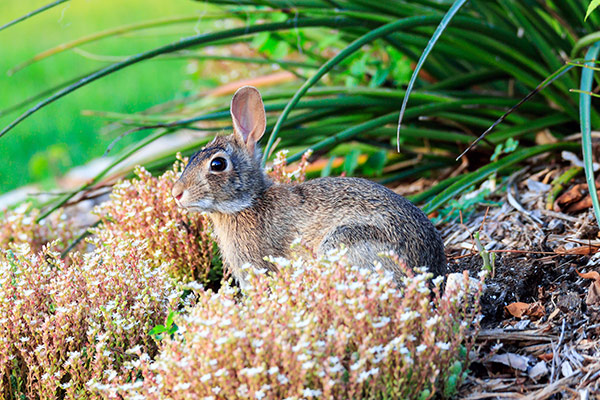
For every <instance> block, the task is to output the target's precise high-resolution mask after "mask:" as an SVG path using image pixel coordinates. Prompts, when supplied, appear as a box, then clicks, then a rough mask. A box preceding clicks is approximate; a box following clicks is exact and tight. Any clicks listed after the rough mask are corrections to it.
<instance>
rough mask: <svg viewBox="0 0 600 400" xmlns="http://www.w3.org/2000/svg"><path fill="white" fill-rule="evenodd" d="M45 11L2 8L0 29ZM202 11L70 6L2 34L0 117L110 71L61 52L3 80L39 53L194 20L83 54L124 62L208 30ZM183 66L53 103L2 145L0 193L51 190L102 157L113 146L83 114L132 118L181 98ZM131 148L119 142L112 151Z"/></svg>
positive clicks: (174, 2) (172, 4) (77, 0)
mask: <svg viewBox="0 0 600 400" xmlns="http://www.w3.org/2000/svg"><path fill="white" fill-rule="evenodd" d="M47 3H49V0H28V1H23V0H2V1H1V2H0V25H3V24H5V23H7V22H9V21H11V20H13V19H15V18H17V17H19V16H21V15H23V14H25V13H27V12H30V11H32V10H35V9H37V8H39V7H41V6H43V5H45V4H47ZM205 11H206V5H204V4H203V3H201V2H194V1H191V0H170V1H165V0H127V1H122V0H72V1H69V2H66V3H63V4H61V5H59V6H57V7H54V8H53V9H51V10H49V11H46V12H44V13H42V14H39V15H37V16H34V17H32V18H30V19H28V20H26V21H24V22H21V23H19V24H17V25H14V26H12V27H10V28H8V29H6V30H3V31H0V110H3V109H5V108H7V107H10V106H12V105H13V104H16V103H18V102H20V101H22V100H23V99H26V98H28V97H29V96H32V95H34V94H37V93H39V92H40V91H42V90H45V89H47V88H50V87H52V86H54V85H57V84H59V83H61V82H64V81H67V80H69V79H72V78H75V77H78V76H81V75H82V74H84V73H87V72H91V71H93V70H96V69H98V68H100V67H102V66H104V65H106V64H107V63H106V62H102V61H97V60H91V59H89V58H86V57H83V56H82V55H80V54H77V53H76V52H74V51H66V52H63V53H61V54H59V55H57V56H53V57H51V58H49V59H45V60H41V61H39V62H37V63H34V64H33V65H31V66H29V67H27V68H25V69H24V70H22V71H19V72H17V73H15V74H14V75H13V76H8V75H7V73H6V72H7V71H8V70H9V69H10V68H12V67H14V66H15V65H17V64H19V63H21V62H23V61H25V60H27V59H28V58H30V57H32V56H34V55H35V54H37V53H39V52H40V51H43V50H46V49H48V48H51V47H54V46H56V45H58V44H60V43H64V42H69V41H71V40H73V39H76V38H79V37H81V36H84V35H87V34H90V33H93V32H98V31H101V30H105V29H108V28H113V27H117V26H121V25H129V24H132V23H136V22H141V21H147V20H152V19H158V18H164V17H167V16H193V15H198V16H199V21H198V23H186V24H178V25H171V26H169V27H163V28H157V29H153V30H152V31H149V30H146V31H138V33H137V34H126V35H122V36H118V37H114V38H109V39H104V40H102V41H99V42H96V43H91V44H86V45H83V46H82V47H81V49H82V50H84V51H86V52H90V53H98V54H99V55H102V56H127V55H131V54H135V53H139V52H141V51H144V50H148V49H150V48H153V47H156V46H159V45H161V44H165V43H169V42H173V41H176V40H178V39H179V38H180V37H184V36H190V35H193V34H195V33H196V32H199V31H203V30H206V27H207V26H209V22H206V23H204V22H203V21H202V18H201V15H202V13H203V12H205ZM185 65H186V62H185V61H183V60H149V61H146V62H144V63H141V64H138V65H135V66H133V67H130V68H127V69H125V70H123V71H120V72H118V73H116V74H114V75H111V76H109V77H107V78H105V79H102V80H101V81H98V82H94V83H92V84H90V85H88V86H86V87H84V88H82V89H81V90H78V91H76V92H74V93H72V94H70V95H68V96H66V97H64V98H62V99H60V100H58V101H57V102H55V103H54V104H52V105H50V106H49V107H47V108H45V109H43V110H42V111H40V112H38V113H37V114H35V115H34V116H32V117H31V118H29V119H28V120H26V121H25V122H23V123H22V124H20V125H19V126H17V127H16V128H15V129H14V130H13V131H11V132H9V133H8V134H7V135H6V136H4V137H2V138H0V154H1V155H2V162H0V193H4V192H6V191H7V190H10V189H12V188H15V187H18V186H21V185H23V184H26V183H28V182H31V181H43V182H45V183H46V184H47V185H49V184H51V182H52V181H53V179H54V177H55V176H57V175H58V174H60V173H64V172H65V171H67V170H68V169H69V168H71V167H73V166H75V165H80V164H83V163H85V162H86V161H87V160H90V159H92V158H94V157H98V156H101V155H102V154H103V153H104V151H105V150H106V147H107V145H108V144H109V143H110V142H111V141H112V139H113V138H112V137H106V136H104V135H102V134H101V128H102V126H103V124H104V122H103V121H102V120H101V119H99V118H95V117H85V116H82V115H81V111H82V110H86V109H92V110H106V111H117V112H127V113H129V112H134V111H139V110H143V109H145V108H147V107H150V106H152V105H154V104H157V103H161V102H164V101H167V100H170V99H173V98H176V97H178V96H181V95H183V94H184V93H185V90H186V89H185V88H186V87H189V82H186V79H188V78H187V75H186V71H185ZM34 104H35V103H34ZM30 106H31V105H30ZM30 106H28V107H30ZM28 107H26V108H22V109H20V110H18V111H16V112H12V113H10V114H8V115H4V116H0V125H1V126H2V127H4V126H6V125H7V124H9V123H10V122H11V121H12V120H13V119H14V118H16V117H17V116H18V115H20V113H21V112H23V111H25V110H26V109H27V108H28ZM131 140H134V138H127V139H125V140H123V141H122V142H121V143H119V145H118V146H117V147H116V148H115V149H114V150H113V151H118V149H119V148H122V146H124V145H126V144H127V143H129V142H130V141H131Z"/></svg>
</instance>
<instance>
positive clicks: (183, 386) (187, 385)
mask: <svg viewBox="0 0 600 400" xmlns="http://www.w3.org/2000/svg"><path fill="white" fill-rule="evenodd" d="M191 386H192V384H191V383H187V382H186V383H178V384H177V385H175V386H173V390H175V391H177V390H188V389H189V388H190V387H191Z"/></svg>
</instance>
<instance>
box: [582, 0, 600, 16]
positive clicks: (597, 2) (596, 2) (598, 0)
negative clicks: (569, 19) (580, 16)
mask: <svg viewBox="0 0 600 400" xmlns="http://www.w3.org/2000/svg"><path fill="white" fill-rule="evenodd" d="M598 6H600V0H592V1H590V4H589V5H588V8H587V11H586V12H585V19H586V20H587V19H588V17H589V16H590V14H591V13H592V12H593V11H594V10H595V9H596V8H598Z"/></svg>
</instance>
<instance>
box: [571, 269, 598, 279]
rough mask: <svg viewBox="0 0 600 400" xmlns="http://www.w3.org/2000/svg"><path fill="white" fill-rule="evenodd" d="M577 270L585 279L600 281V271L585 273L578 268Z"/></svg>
mask: <svg viewBox="0 0 600 400" xmlns="http://www.w3.org/2000/svg"><path fill="white" fill-rule="evenodd" d="M575 272H577V275H579V276H580V277H582V278H583V279H593V280H595V281H596V282H598V281H600V273H598V271H590V272H584V273H583V274H582V273H581V272H579V271H577V270H575Z"/></svg>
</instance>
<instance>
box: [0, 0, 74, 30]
mask: <svg viewBox="0 0 600 400" xmlns="http://www.w3.org/2000/svg"><path fill="white" fill-rule="evenodd" d="M67 1H69V0H56V1H54V2H52V3H49V4H46V5H45V6H43V7H40V8H38V9H37V10H34V11H32V12H29V13H27V14H25V15H23V16H21V17H19V18H17V19H15V20H12V21H10V22H7V23H6V24H4V25H2V26H0V31H2V30H4V29H6V28H8V27H10V26H13V25H15V24H18V23H19V22H21V21H25V20H26V19H28V18H31V17H33V16H34V15H37V14H39V13H41V12H44V11H46V10H49V9H51V8H52V7H54V6H57V5H59V4H62V3H65V2H67Z"/></svg>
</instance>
